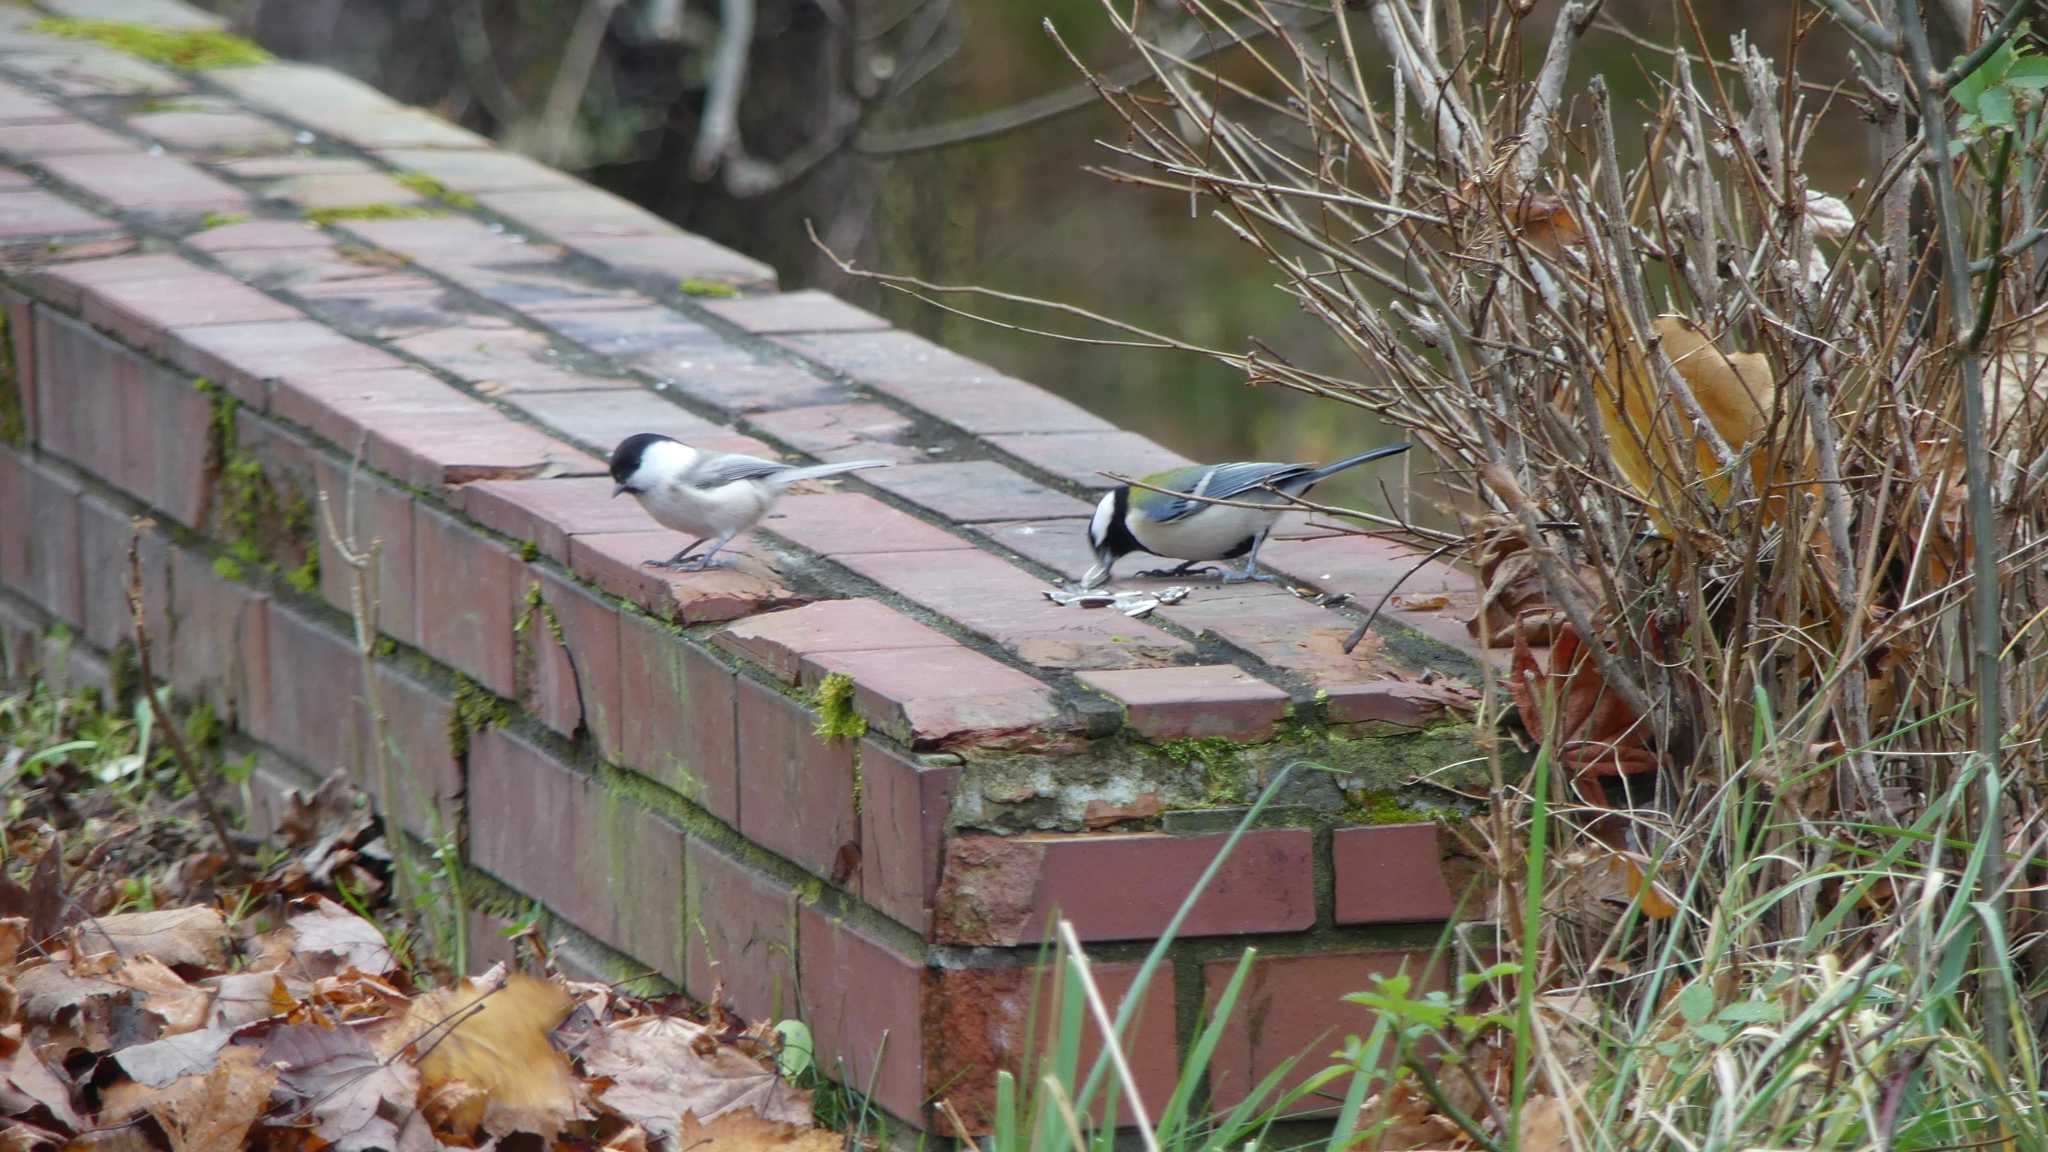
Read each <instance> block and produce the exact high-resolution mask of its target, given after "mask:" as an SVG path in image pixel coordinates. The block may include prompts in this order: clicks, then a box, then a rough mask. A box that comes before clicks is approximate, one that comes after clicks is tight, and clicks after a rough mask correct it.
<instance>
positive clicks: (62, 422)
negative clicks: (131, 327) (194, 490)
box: [33, 308, 156, 499]
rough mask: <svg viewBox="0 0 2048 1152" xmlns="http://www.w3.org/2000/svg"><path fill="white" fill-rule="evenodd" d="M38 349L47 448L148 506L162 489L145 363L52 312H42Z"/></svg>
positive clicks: (38, 399) (39, 409)
mask: <svg viewBox="0 0 2048 1152" xmlns="http://www.w3.org/2000/svg"><path fill="white" fill-rule="evenodd" d="M35 344H36V351H37V354H36V383H35V396H34V400H33V404H34V407H35V412H36V430H37V437H38V440H39V441H40V443H41V446H42V447H43V448H44V450H46V451H49V452H52V453H55V454H56V455H58V456H62V457H64V458H65V459H67V460H70V461H71V462H72V463H74V464H77V465H78V466H80V467H81V468H84V469H85V470H86V471H88V472H91V473H93V474H94V475H96V476H98V477H100V478H101V479H103V480H105V481H107V482H108V483H111V484H113V485H115V486H116V487H119V488H121V489H123V490H125V491H128V492H130V493H132V494H135V495H138V496H141V497H142V498H145V499H146V498H147V497H148V495H149V490H150V488H152V487H154V484H155V474H156V467H155V462H154V461H153V460H152V459H150V456H149V449H150V448H151V447H152V446H153V444H154V439H155V438H154V435H153V429H151V428H150V427H149V426H148V420H147V416H146V414H144V413H142V412H138V408H139V407H141V405H140V404H139V403H138V401H139V400H140V398H141V397H142V396H143V395H144V394H145V390H144V385H143V384H142V372H143V367H144V365H143V361H142V359H141V357H139V356H137V355H136V354H135V353H133V352H130V351H128V350H127V349H125V348H122V347H121V346H120V345H118V344H115V343H114V342H113V341H111V340H108V339H106V338H105V337H103V336H101V335H100V334H99V333H97V332H93V331H92V330H90V329H88V328H87V327H86V326H85V325H83V324H80V323H79V322H78V321H76V320H73V319H72V318H70V317H68V316H64V315H61V314H59V313H57V312H54V311H52V310H50V309H48V308H39V309H37V310H36V332H35ZM131 428H132V430H133V434H132V435H131ZM131 447H132V448H133V449H134V451H133V452H131V451H130V449H131Z"/></svg>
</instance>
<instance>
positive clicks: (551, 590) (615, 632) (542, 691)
mask: <svg viewBox="0 0 2048 1152" xmlns="http://www.w3.org/2000/svg"><path fill="white" fill-rule="evenodd" d="M526 579H527V580H529V581H531V582H532V584H530V585H529V587H533V586H538V588H539V590H540V602H541V604H543V605H545V606H546V607H547V609H548V611H550V612H552V613H553V616H554V619H553V623H552V624H550V622H549V620H548V619H547V618H546V617H545V616H543V615H542V614H541V613H540V612H539V611H538V610H536V609H528V608H527V607H526V606H525V605H524V604H522V605H521V609H520V611H521V617H520V623H519V628H520V629H521V631H520V632H519V640H520V645H521V649H522V651H521V660H520V665H519V666H520V672H521V674H520V678H519V679H520V690H519V693H518V696H519V700H520V702H521V703H522V704H523V705H525V707H526V709H527V711H529V712H531V713H533V715H534V716H535V717H537V718H538V719H539V720H540V722H541V723H543V724H545V725H547V726H548V727H550V728H552V729H554V730H555V731H557V732H559V733H561V734H562V735H564V736H572V737H573V736H574V735H575V734H576V731H577V729H579V728H585V729H588V731H589V732H590V738H591V740H592V741H594V742H595V744H596V746H597V753H598V755H599V756H602V757H604V758H605V759H607V760H617V759H618V758H619V741H620V735H619V720H620V711H619V709H620V703H619V610H618V609H617V608H615V607H613V606H612V605H611V604H609V603H607V602H606V601H604V600H602V599H600V598H598V597H596V596H593V595H591V594H590V593H588V592H586V591H584V590H583V589H581V588H579V587H577V586H576V585H575V584H573V583H571V582H569V581H567V580H564V579H562V578H561V577H560V576H557V575H555V574H554V573H553V572H550V571H548V570H547V569H545V568H542V567H540V566H538V565H529V566H528V567H527V569H526ZM558 632H559V635H557V633H558Z"/></svg>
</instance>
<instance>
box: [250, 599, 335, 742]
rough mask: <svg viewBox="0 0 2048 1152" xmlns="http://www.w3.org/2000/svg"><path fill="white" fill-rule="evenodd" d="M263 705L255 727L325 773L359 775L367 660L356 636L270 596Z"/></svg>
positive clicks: (252, 729) (254, 733) (252, 730)
mask: <svg viewBox="0 0 2048 1152" xmlns="http://www.w3.org/2000/svg"><path fill="white" fill-rule="evenodd" d="M266 639H267V648H266V655H267V659H268V668H267V673H268V674H267V677H266V679H265V687H264V689H263V690H264V707H263V708H261V709H258V710H257V711H256V714H255V715H254V716H252V717H251V726H250V728H249V734H250V735H251V736H254V737H255V738H256V739H258V740H261V741H263V742H264V743H266V744H269V745H272V746H273V747H276V748H278V749H279V750H281V751H283V752H285V753H286V754H288V755H290V756H292V757H294V758H295V759H297V760H298V761H299V762H300V763H302V764H304V765H305V766H306V767H308V768H310V769H311V770H312V771H313V774H314V775H315V776H316V777H325V776H326V775H327V774H328V773H330V772H332V771H334V770H335V769H337V768H346V769H348V770H349V772H350V774H351V775H353V774H355V773H356V772H358V771H359V770H360V767H359V766H360V763H361V759H360V758H361V755H362V743H361V732H362V719H361V717H362V699H363V673H362V661H361V659H360V658H359V657H358V656H357V654H356V651H355V648H354V646H353V644H352V642H351V641H349V640H348V639H346V638H344V637H343V635H342V634H341V633H340V632H338V631H333V630H330V629H329V628H327V627H326V626H325V625H323V624H320V623H318V622H316V621H314V620H313V619H311V618H310V617H307V616H305V615H302V614H300V613H299V612H297V611H295V610H293V609H290V608H286V607H285V606H283V605H281V604H279V603H277V602H276V601H272V602H271V604H270V619H269V622H268V624H267V631H266Z"/></svg>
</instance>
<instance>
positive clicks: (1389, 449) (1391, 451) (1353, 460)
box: [1308, 444, 1408, 484]
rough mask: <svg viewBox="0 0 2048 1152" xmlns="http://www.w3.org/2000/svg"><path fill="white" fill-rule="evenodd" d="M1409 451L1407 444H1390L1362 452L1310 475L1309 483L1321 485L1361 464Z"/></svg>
mask: <svg viewBox="0 0 2048 1152" xmlns="http://www.w3.org/2000/svg"><path fill="white" fill-rule="evenodd" d="M1407 450H1408V445H1406V444H1389V445H1387V446H1385V447H1383V448H1375V449H1373V450H1372V451H1370V452H1360V453H1359V454H1358V455H1356V456H1347V457H1345V458H1344V459H1342V460H1333V461H1331V462H1330V463H1328V464H1325V465H1323V466H1322V467H1321V468H1318V469H1316V470H1315V471H1313V472H1311V473H1309V474H1308V476H1309V483H1311V484H1318V483H1321V482H1322V481H1324V480H1328V479H1329V478H1330V477H1332V476H1335V475H1336V474H1337V473H1339V472H1342V471H1344V470H1345V469H1346V468H1356V467H1358V466H1359V465H1360V464H1370V463H1372V462H1373V461H1375V460H1381V459H1384V458H1386V457H1388V456H1398V455H1400V454H1401V453H1403V452H1406V451H1407Z"/></svg>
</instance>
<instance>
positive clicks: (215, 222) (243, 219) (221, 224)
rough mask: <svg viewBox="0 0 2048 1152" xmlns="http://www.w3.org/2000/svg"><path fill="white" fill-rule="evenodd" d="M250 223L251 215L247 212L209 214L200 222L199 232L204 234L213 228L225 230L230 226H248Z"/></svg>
mask: <svg viewBox="0 0 2048 1152" xmlns="http://www.w3.org/2000/svg"><path fill="white" fill-rule="evenodd" d="M248 222H249V214H248V213H247V212H208V213H207V214H206V216H205V217H204V218H203V219H201V220H200V221H199V230H200V231H202V232H204V231H207V230H209V229H213V228H225V227H227V226H228V225H230V224H246V223H248Z"/></svg>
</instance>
